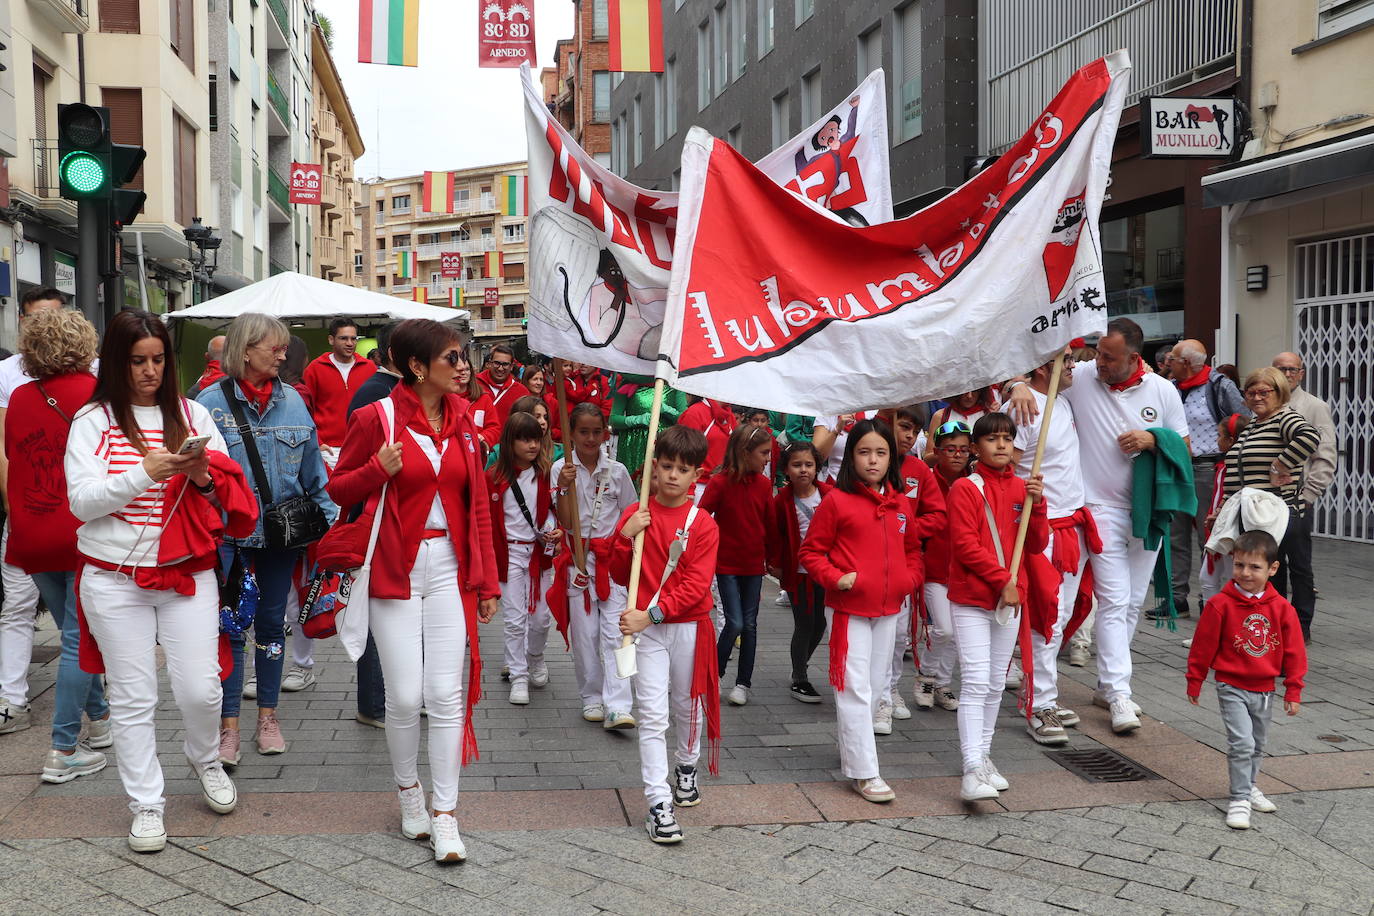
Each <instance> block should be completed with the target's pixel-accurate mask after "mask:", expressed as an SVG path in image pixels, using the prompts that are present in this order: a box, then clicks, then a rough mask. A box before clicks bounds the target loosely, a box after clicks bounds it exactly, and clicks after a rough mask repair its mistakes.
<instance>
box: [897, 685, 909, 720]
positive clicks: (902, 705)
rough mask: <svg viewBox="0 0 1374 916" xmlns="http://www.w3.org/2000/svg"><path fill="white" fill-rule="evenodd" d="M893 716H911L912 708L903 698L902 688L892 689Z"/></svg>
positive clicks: (898, 717)
mask: <svg viewBox="0 0 1374 916" xmlns="http://www.w3.org/2000/svg"><path fill="white" fill-rule="evenodd" d="M892 718H894V719H910V718H911V708H910V707H909V706H907V705H906V700H904V699H902V692H901V691H900V690H894V691H892Z"/></svg>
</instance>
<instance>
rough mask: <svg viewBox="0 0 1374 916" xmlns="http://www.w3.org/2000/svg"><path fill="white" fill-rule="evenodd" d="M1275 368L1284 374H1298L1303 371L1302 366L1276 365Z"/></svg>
mask: <svg viewBox="0 0 1374 916" xmlns="http://www.w3.org/2000/svg"><path fill="white" fill-rule="evenodd" d="M1274 368H1275V369H1277V370H1279V371H1280V372H1282V373H1283V374H1284V375H1297V374H1298V373H1299V372H1301V371H1302V366H1275V367H1274Z"/></svg>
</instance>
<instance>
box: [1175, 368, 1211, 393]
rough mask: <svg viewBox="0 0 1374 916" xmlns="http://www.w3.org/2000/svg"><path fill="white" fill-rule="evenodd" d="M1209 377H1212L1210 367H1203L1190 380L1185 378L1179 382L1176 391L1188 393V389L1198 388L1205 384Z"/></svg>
mask: <svg viewBox="0 0 1374 916" xmlns="http://www.w3.org/2000/svg"><path fill="white" fill-rule="evenodd" d="M1211 375H1212V367H1211V366H1203V367H1202V368H1201V369H1199V370H1198V371H1197V375H1194V376H1193V377H1192V378H1186V379H1184V380H1183V381H1181V382H1179V383H1178V390H1179V391H1188V390H1189V389H1192V388H1196V387H1198V386H1199V385H1203V384H1206V382H1207V379H1209V378H1210V377H1211Z"/></svg>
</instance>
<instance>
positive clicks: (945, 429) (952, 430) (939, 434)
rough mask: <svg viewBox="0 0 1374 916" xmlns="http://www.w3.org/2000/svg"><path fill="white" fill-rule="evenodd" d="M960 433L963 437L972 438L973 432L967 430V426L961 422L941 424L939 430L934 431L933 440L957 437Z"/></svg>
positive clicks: (953, 421)
mask: <svg viewBox="0 0 1374 916" xmlns="http://www.w3.org/2000/svg"><path fill="white" fill-rule="evenodd" d="M961 433H962V434H963V435H965V436H972V435H973V430H972V429H971V428H969V425H968V424H967V423H965V422H964V421H963V420H950V421H949V422H948V423H942V424H941V425H940V428H939V429H937V430H935V438H937V439H940V438H943V437H944V436H957V435H959V434H961Z"/></svg>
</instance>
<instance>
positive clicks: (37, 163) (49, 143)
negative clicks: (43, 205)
mask: <svg viewBox="0 0 1374 916" xmlns="http://www.w3.org/2000/svg"><path fill="white" fill-rule="evenodd" d="M33 193H34V194H35V195H36V196H38V197H60V196H61V193H60V189H59V188H58V183H57V139H56V138H52V139H47V138H42V137H38V138H35V139H34V141H33Z"/></svg>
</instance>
